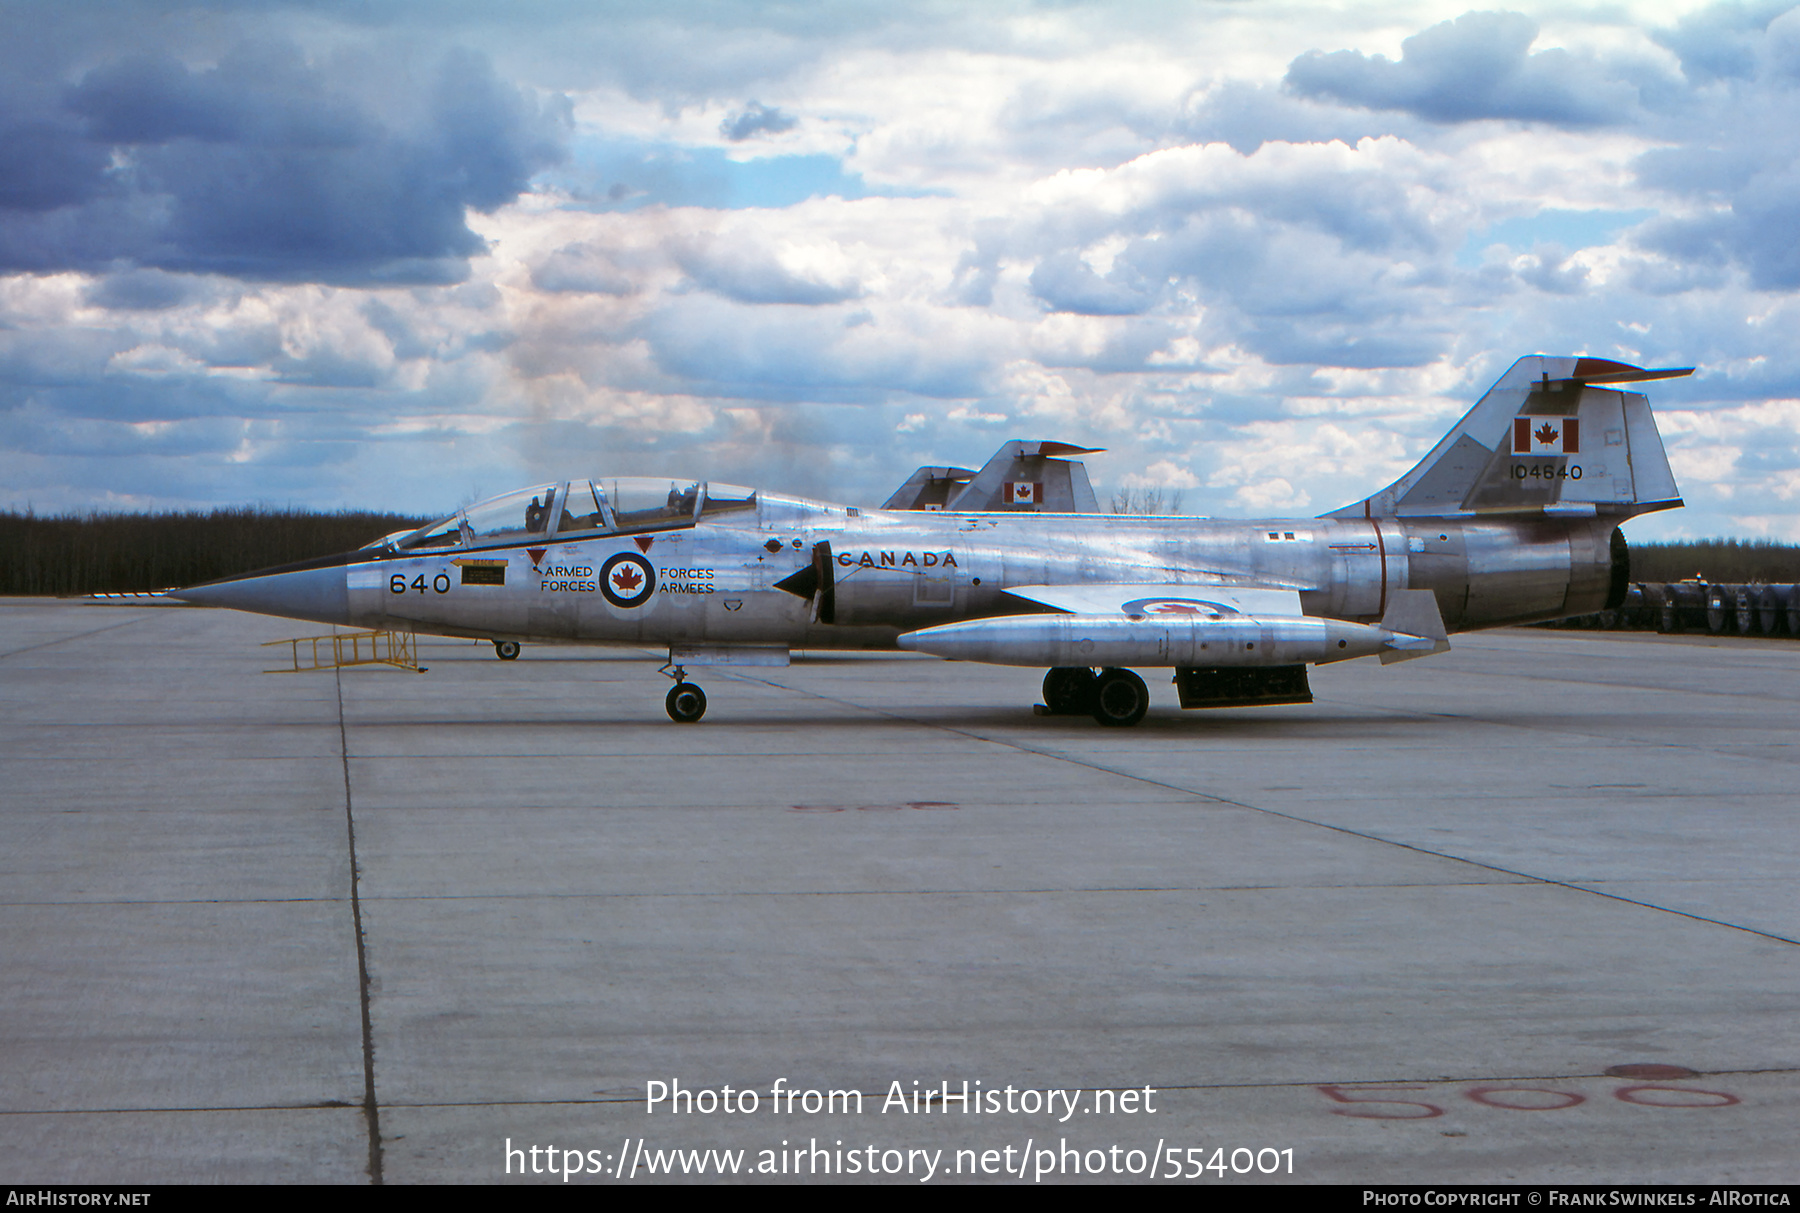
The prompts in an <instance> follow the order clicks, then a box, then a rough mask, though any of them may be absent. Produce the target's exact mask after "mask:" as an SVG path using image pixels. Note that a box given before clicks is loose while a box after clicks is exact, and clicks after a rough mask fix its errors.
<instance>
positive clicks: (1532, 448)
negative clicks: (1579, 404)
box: [1512, 417, 1581, 455]
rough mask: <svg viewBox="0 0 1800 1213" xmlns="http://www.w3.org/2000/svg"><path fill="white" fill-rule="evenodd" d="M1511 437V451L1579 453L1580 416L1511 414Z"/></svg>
mask: <svg viewBox="0 0 1800 1213" xmlns="http://www.w3.org/2000/svg"><path fill="white" fill-rule="evenodd" d="M1512 439H1513V440H1512V453H1513V454H1515V455H1579V454H1581V419H1580V418H1578V417H1514V418H1513V430H1512Z"/></svg>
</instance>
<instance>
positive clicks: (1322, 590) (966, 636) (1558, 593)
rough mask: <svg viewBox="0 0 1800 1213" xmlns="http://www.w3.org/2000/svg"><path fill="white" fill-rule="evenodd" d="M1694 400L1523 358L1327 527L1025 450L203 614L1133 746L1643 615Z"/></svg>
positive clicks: (345, 573) (722, 497)
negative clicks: (977, 692)
mask: <svg viewBox="0 0 1800 1213" xmlns="http://www.w3.org/2000/svg"><path fill="white" fill-rule="evenodd" d="M1691 372H1692V368H1691V367H1687V368H1678V369H1667V370H1644V369H1641V368H1638V367H1633V366H1627V365H1625V364H1624V363H1620V362H1612V361H1608V360H1605V359H1599V358H1579V357H1568V358H1563V357H1547V356H1542V355H1533V356H1529V357H1525V358H1521V359H1520V360H1519V361H1518V362H1516V363H1514V364H1513V366H1512V368H1511V369H1510V370H1508V371H1507V372H1506V374H1505V375H1503V376H1502V377H1501V379H1500V381H1499V382H1498V383H1496V384H1495V385H1494V386H1493V387H1492V388H1490V389H1489V390H1488V392H1487V394H1486V395H1484V396H1483V397H1482V398H1481V400H1480V402H1479V403H1477V404H1476V405H1475V407H1474V408H1473V409H1471V410H1470V411H1469V412H1468V414H1467V415H1465V416H1464V417H1463V419H1462V420H1461V421H1460V422H1458V423H1457V425H1456V427H1455V428H1454V429H1453V430H1451V432H1450V433H1449V434H1448V435H1446V436H1445V437H1444V439H1443V440H1442V441H1440V442H1439V443H1438V444H1437V445H1436V446H1435V447H1434V448H1432V450H1431V452H1430V453H1429V454H1428V455H1426V457H1425V458H1424V459H1423V460H1421V461H1420V463H1419V464H1418V466H1416V467H1414V468H1413V469H1412V470H1411V471H1409V472H1407V473H1406V475H1404V476H1402V477H1401V478H1400V479H1399V480H1397V481H1395V482H1394V483H1393V484H1391V485H1389V486H1388V487H1387V488H1385V489H1382V490H1381V491H1380V492H1378V493H1376V494H1374V495H1373V496H1371V497H1369V498H1367V499H1365V500H1362V501H1358V502H1356V503H1355V504H1353V505H1348V506H1345V507H1344V508H1343V509H1340V510H1335V511H1333V512H1332V513H1330V514H1326V515H1324V516H1322V517H1319V518H1276V519H1257V520H1223V519H1204V518H1185V517H1166V516H1159V517H1148V516H1111V515H1103V514H1100V513H1099V512H1098V507H1097V505H1096V504H1095V502H1094V494H1093V490H1092V488H1090V487H1089V485H1088V480H1087V475H1086V473H1085V471H1084V470H1083V469H1082V468H1081V465H1080V464H1078V463H1073V462H1071V461H1069V460H1066V459H1064V458H1061V456H1064V455H1068V454H1077V453H1085V448H1078V447H1070V446H1065V445H1062V444H1058V443H1025V442H1011V443H1008V444H1007V445H1006V446H1004V447H1002V448H1001V451H1000V453H999V454H998V455H996V456H995V458H994V459H993V460H991V461H990V462H989V464H988V465H987V466H986V467H984V468H982V469H980V471H979V472H970V471H966V470H963V469H957V468H921V469H919V471H918V472H916V473H915V474H914V475H913V477H912V478H911V479H910V480H908V482H907V483H906V485H904V486H902V488H901V489H900V490H899V491H898V492H896V493H895V495H894V496H893V497H892V498H890V499H889V500H888V502H887V503H886V506H885V507H884V508H881V509H862V508H858V507H855V506H843V505H832V504H827V503H824V502H818V501H808V500H805V499H802V498H799V497H788V496H781V495H778V494H775V493H768V492H763V491H760V490H754V489H749V488H742V487H739V486H737V485H731V484H720V483H718V482H716V481H703V480H695V479H669V478H665V477H657V478H650V477H620V478H614V479H577V480H567V481H554V482H551V483H549V484H540V485H535V486H533V487H531V488H525V489H520V490H518V491H516V492H512V493H507V494H504V495H502V496H499V497H495V498H493V499H491V500H488V501H484V502H482V503H480V504H478V505H472V506H469V507H468V508H466V509H461V510H458V511H457V512H456V513H455V514H453V515H451V516H450V517H448V518H445V519H443V520H441V521H439V522H435V523H433V524H431V525H430V526H426V527H421V528H420V529H418V530H416V531H413V532H410V533H406V534H398V535H391V536H388V537H386V538H384V539H381V540H378V541H376V542H375V543H373V544H371V545H369V546H368V547H365V548H361V549H359V550H357V551H354V552H347V553H343V554H341V555H338V556H332V557H327V558H323V559H319V560H312V561H306V562H303V563H300V564H295V565H289V566H285V567H282V568H277V569H267V570H264V571H262V572H258V573H251V574H248V575H245V576H241V577H232V578H227V579H225V580H222V581H215V582H211V583H208V584H206V585H201V586H195V587H193V588H191V589H186V590H179V591H175V592H174V595H175V597H178V598H181V599H184V600H186V601H187V602H191V603H197V604H201V605H208V606H221V607H232V608H236V609H239V610H246V611H259V612H263V613H265V614H271V615H282V616H287V617H291V618H297V619H308V620H316V621H319V622H323V623H332V624H346V625H354V626H358V627H367V628H377V629H389V630H393V629H397V630H403V631H413V632H426V633H435V634H438V635H445V636H464V637H475V638H481V639H488V640H492V641H493V642H494V643H495V646H496V648H497V649H498V650H499V652H500V655H501V656H503V657H507V656H516V655H517V653H518V646H519V644H520V643H522V642H533V641H545V642H552V643H571V642H573V643H594V644H614V645H632V646H643V647H653V648H657V649H662V648H665V647H666V648H667V649H668V652H669V662H668V664H667V665H665V666H664V667H663V672H664V673H665V674H667V675H669V676H670V677H671V678H673V679H674V683H675V685H674V686H673V688H672V689H671V690H670V691H669V693H668V698H667V703H666V706H667V709H668V713H669V715H670V716H671V717H672V718H673V719H675V720H678V721H695V720H698V719H700V717H701V715H702V713H704V712H705V710H706V696H705V694H704V692H703V691H702V690H701V689H700V687H698V686H697V685H695V684H694V683H692V682H689V681H688V680H687V668H688V667H690V666H705V665H725V666H731V665H785V664H787V661H788V654H789V652H790V650H793V649H867V648H876V649H893V648H901V649H910V650H913V651H915V652H919V653H931V654H936V655H938V656H940V657H947V658H952V659H955V660H961V661H980V662H991V663H996V664H1001V665H1021V666H1038V667H1044V668H1047V669H1048V671H1049V672H1048V674H1047V675H1046V676H1045V679H1044V703H1043V704H1042V705H1040V706H1039V708H1038V710H1039V711H1040V712H1045V713H1056V714H1062V713H1068V714H1083V715H1088V714H1091V715H1092V716H1094V717H1095V718H1096V719H1097V720H1099V721H1100V723H1102V724H1107V725H1131V724H1135V723H1137V721H1138V720H1140V719H1141V718H1142V717H1143V715H1144V713H1145V710H1146V709H1147V708H1148V706H1149V703H1150V696H1149V692H1148V690H1147V688H1146V687H1145V685H1144V682H1143V680H1142V679H1141V678H1140V677H1138V675H1136V674H1134V673H1132V672H1131V667H1137V668H1140V669H1142V668H1163V669H1173V670H1174V673H1175V677H1174V681H1175V684H1176V687H1177V689H1178V692H1179V697H1180V701H1181V706H1182V707H1184V708H1199V707H1221V706H1233V705H1243V704H1266V703H1306V702H1310V701H1311V698H1312V693H1311V690H1310V688H1309V685H1308V681H1307V670H1306V667H1307V666H1308V665H1312V664H1324V663H1326V662H1332V661H1344V660H1348V659H1351V658H1356V657H1365V656H1372V655H1373V656H1379V657H1380V659H1381V660H1382V661H1384V662H1387V661H1397V660H1405V659H1407V658H1412V657H1421V656H1425V655H1428V654H1431V653H1435V652H1441V651H1443V650H1444V649H1446V648H1448V647H1449V642H1448V636H1449V635H1450V634H1451V633H1453V632H1458V631H1465V630H1469V629H1474V628H1487V627H1495V626H1499V625H1503V624H1519V623H1531V622H1535V621H1539V620H1549V619H1557V618H1561V617H1563V616H1568V615H1583V614H1587V613H1589V612H1593V611H1599V610H1603V609H1607V608H1612V607H1616V606H1617V605H1618V604H1619V602H1620V601H1621V600H1622V599H1623V597H1624V595H1625V592H1626V587H1627V581H1628V577H1629V569H1628V554H1627V549H1626V545H1625V541H1624V539H1623V537H1622V536H1621V535H1620V534H1619V530H1618V528H1619V524H1620V523H1621V522H1623V521H1625V520H1626V519H1628V518H1630V517H1632V516H1634V515H1637V514H1642V513H1646V512H1649V511H1652V510H1663V509H1670V508H1673V507H1676V506H1679V505H1680V504H1681V499H1680V495H1679V493H1678V491H1677V489H1676V487H1675V479H1674V476H1673V475H1672V474H1671V472H1670V470H1669V463H1668V458H1667V456H1666V455H1665V454H1664V452H1663V446H1662V440H1661V438H1660V436H1659V435H1658V434H1657V430H1656V423H1655V421H1654V420H1653V418H1652V417H1651V413H1650V408H1649V405H1648V403H1647V402H1646V400H1645V398H1644V397H1643V396H1642V395H1641V394H1639V393H1637V392H1633V391H1626V390H1621V388H1620V387H1619V386H1618V385H1622V384H1628V383H1633V382H1636V381H1641V380H1650V379H1663V378H1670V377H1674V376H1678V375H1686V374H1690V373H1691Z"/></svg>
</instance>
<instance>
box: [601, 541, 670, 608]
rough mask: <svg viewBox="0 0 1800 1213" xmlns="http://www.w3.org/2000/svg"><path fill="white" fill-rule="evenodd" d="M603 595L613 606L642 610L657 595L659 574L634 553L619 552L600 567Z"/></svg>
mask: <svg viewBox="0 0 1800 1213" xmlns="http://www.w3.org/2000/svg"><path fill="white" fill-rule="evenodd" d="M600 592H601V593H602V594H605V595H606V600H607V601H608V602H610V603H612V604H613V605H614V606H620V607H635V606H643V605H644V603H646V602H648V601H649V600H650V595H651V594H653V593H655V592H656V570H655V569H654V568H652V567H651V565H650V562H649V561H648V560H645V559H644V558H643V557H642V556H639V555H638V554H637V553H635V552H620V553H619V554H618V555H617V556H614V557H613V558H612V559H610V560H608V561H607V562H606V563H605V564H603V565H601V566H600Z"/></svg>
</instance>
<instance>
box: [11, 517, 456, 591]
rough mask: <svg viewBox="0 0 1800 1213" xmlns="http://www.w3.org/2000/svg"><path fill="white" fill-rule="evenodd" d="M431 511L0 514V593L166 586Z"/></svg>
mask: <svg viewBox="0 0 1800 1213" xmlns="http://www.w3.org/2000/svg"><path fill="white" fill-rule="evenodd" d="M427 521H429V519H424V518H410V517H407V516H405V515H401V514H382V513H376V512H374V511H370V510H340V511H339V512H337V513H335V514H322V513H315V512H312V511H308V510H271V509H264V508H259V507H255V506H240V507H237V508H234V509H220V510H213V511H211V512H209V513H199V512H193V513H184V514H177V513H167V514H82V515H73V514H66V515H60V516H39V515H36V514H32V513H25V514H15V513H0V594H43V595H52V594H92V593H100V592H109V593H117V592H124V591H133V590H161V589H168V588H170V587H172V586H181V585H196V584H198V583H200V582H202V581H211V580H213V579H214V578H216V577H229V576H231V575H232V574H234V573H248V572H251V571H253V570H255V569H263V568H269V567H271V566H274V565H281V564H291V563H293V562H294V561H296V560H307V559H310V558H312V557H314V556H328V555H330V554H332V553H333V552H343V551H348V550H349V549H351V548H358V547H361V546H362V545H363V544H365V543H368V542H369V541H371V540H373V539H379V538H380V537H381V536H383V535H386V534H388V533H390V532H392V531H397V530H401V529H402V528H404V529H407V530H411V529H412V528H414V527H418V526H422V525H424V524H425V523H426V522H427Z"/></svg>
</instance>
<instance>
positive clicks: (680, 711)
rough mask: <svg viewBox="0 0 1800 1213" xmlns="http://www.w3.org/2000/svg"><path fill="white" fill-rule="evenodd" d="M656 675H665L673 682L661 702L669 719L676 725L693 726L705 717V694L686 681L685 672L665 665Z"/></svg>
mask: <svg viewBox="0 0 1800 1213" xmlns="http://www.w3.org/2000/svg"><path fill="white" fill-rule="evenodd" d="M658 673H662V674H667V675H668V676H669V677H670V678H673V679H674V680H675V685H674V686H672V687H670V688H669V694H668V697H667V698H665V699H664V700H663V707H665V708H667V709H668V712H669V719H670V720H673V721H674V722H675V723H677V724H693V723H694V722H695V721H696V720H698V719H700V718H701V717H702V716H704V715H706V692H705V691H702V690H701V689H700V688H699V687H697V686H695V685H694V684H693V683H691V682H689V681H687V671H686V670H684V669H682V668H681V667H680V666H678V665H673V664H671V665H665V666H663V668H662V669H661V670H659V671H658Z"/></svg>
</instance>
